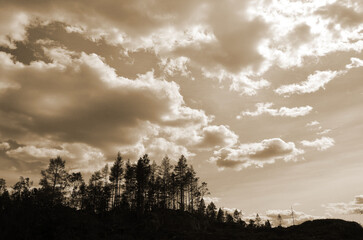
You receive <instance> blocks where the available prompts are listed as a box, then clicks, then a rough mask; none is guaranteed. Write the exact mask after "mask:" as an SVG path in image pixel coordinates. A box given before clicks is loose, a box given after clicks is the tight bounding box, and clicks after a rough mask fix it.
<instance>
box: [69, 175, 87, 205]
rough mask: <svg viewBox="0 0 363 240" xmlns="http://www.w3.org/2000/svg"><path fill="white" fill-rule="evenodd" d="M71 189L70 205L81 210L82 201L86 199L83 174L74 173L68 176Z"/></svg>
mask: <svg viewBox="0 0 363 240" xmlns="http://www.w3.org/2000/svg"><path fill="white" fill-rule="evenodd" d="M68 183H69V187H70V188H71V195H70V199H69V203H68V205H69V206H70V207H73V208H76V209H81V208H82V200H83V197H84V192H83V191H84V188H82V186H84V181H83V177H82V174H81V172H76V173H72V174H70V175H69V176H68Z"/></svg>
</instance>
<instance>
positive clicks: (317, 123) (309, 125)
mask: <svg viewBox="0 0 363 240" xmlns="http://www.w3.org/2000/svg"><path fill="white" fill-rule="evenodd" d="M319 124H320V123H319V122H318V121H311V122H309V123H307V124H306V126H307V127H312V126H317V125H319Z"/></svg>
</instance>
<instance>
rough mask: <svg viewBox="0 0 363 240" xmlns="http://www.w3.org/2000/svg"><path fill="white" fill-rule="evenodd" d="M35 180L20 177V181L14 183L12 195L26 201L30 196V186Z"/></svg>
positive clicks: (15, 198) (18, 199)
mask: <svg viewBox="0 0 363 240" xmlns="http://www.w3.org/2000/svg"><path fill="white" fill-rule="evenodd" d="M32 185H33V182H32V181H30V179H29V178H24V177H22V176H21V177H20V178H19V181H18V182H17V183H15V184H14V186H13V187H12V188H13V192H12V195H11V197H12V198H13V199H14V200H17V201H25V200H28V198H29V197H30V188H31V186H32Z"/></svg>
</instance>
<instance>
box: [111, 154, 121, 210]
mask: <svg viewBox="0 0 363 240" xmlns="http://www.w3.org/2000/svg"><path fill="white" fill-rule="evenodd" d="M123 172H124V171H123V161H122V156H121V153H120V152H118V153H117V157H116V159H115V162H114V163H113V165H112V167H111V173H110V181H111V182H112V186H113V193H112V194H113V201H112V206H113V207H114V206H117V205H118V204H119V199H120V195H121V193H120V189H121V184H122V177H123Z"/></svg>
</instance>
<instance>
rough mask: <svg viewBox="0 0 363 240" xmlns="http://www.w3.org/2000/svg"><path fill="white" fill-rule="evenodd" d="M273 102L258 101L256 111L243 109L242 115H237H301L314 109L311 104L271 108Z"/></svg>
mask: <svg viewBox="0 0 363 240" xmlns="http://www.w3.org/2000/svg"><path fill="white" fill-rule="evenodd" d="M272 106H273V103H257V104H256V107H257V110H256V111H254V112H250V111H243V112H241V114H240V115H238V116H237V119H240V118H242V117H243V116H251V117H255V116H259V115H262V114H265V113H266V114H269V115H271V116H274V117H276V116H281V117H299V116H305V115H307V114H309V113H310V112H311V110H312V109H313V108H312V107H311V106H303V107H294V108H287V107H281V108H280V109H274V108H271V107H272Z"/></svg>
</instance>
